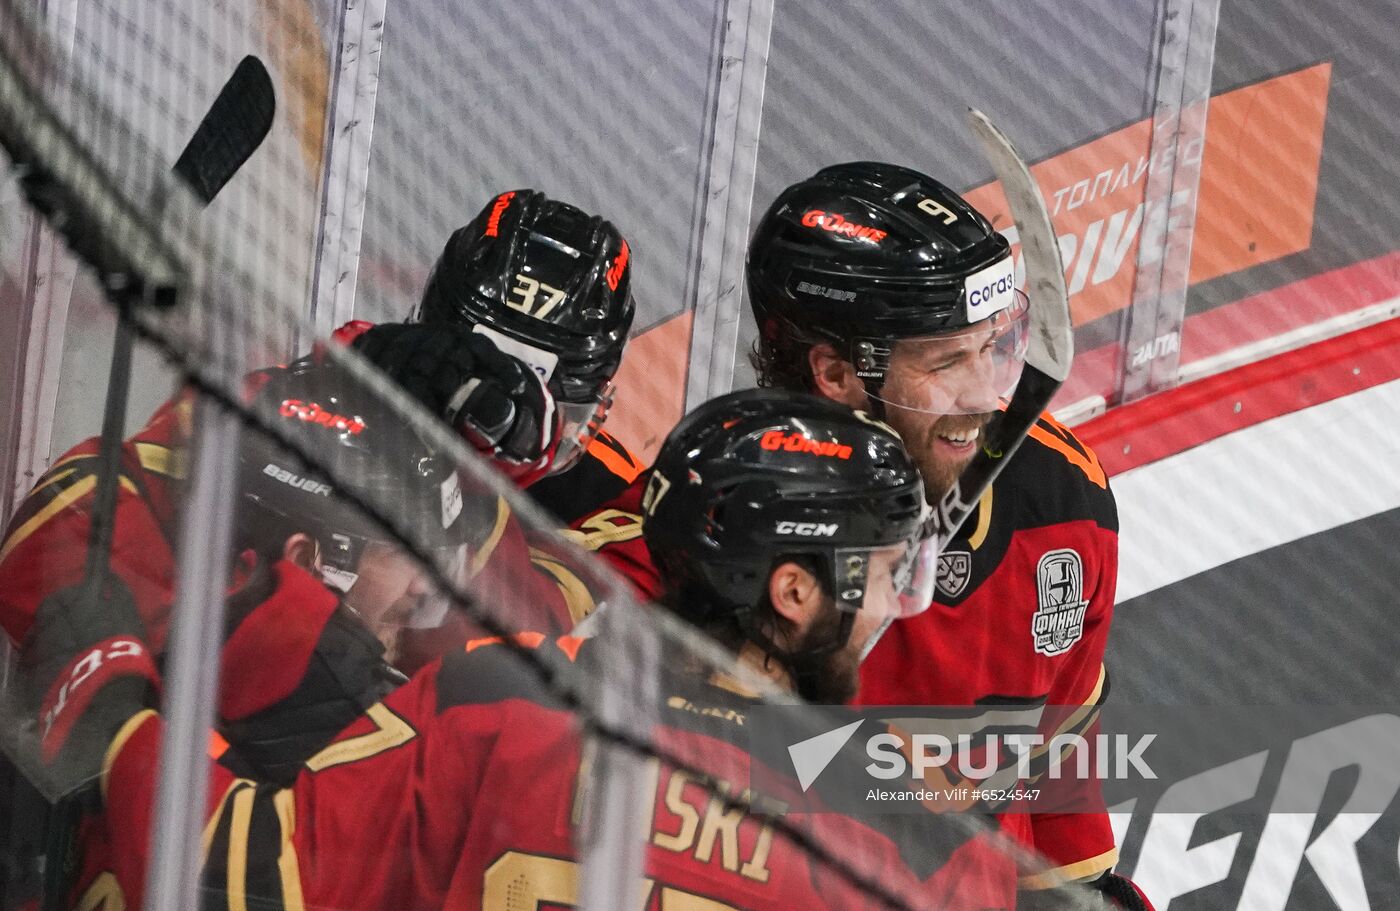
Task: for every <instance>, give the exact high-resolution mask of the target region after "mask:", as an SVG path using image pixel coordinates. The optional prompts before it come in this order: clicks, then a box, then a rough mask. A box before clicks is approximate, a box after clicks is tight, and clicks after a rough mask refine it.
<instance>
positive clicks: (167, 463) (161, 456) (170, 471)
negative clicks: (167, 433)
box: [132, 442, 186, 478]
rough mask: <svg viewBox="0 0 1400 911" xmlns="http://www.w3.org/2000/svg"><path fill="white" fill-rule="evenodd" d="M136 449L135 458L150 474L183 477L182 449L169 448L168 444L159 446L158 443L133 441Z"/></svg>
mask: <svg viewBox="0 0 1400 911" xmlns="http://www.w3.org/2000/svg"><path fill="white" fill-rule="evenodd" d="M132 446H133V447H134V448H135V449H136V458H137V460H138V461H139V462H140V463H141V467H142V468H144V469H146V470H147V471H149V472H151V473H152V474H158V475H164V476H165V477H167V478H184V477H185V473H186V472H185V453H184V451H183V450H179V449H171V448H170V447H169V446H161V445H160V444H158V443H141V442H137V443H133V444H132Z"/></svg>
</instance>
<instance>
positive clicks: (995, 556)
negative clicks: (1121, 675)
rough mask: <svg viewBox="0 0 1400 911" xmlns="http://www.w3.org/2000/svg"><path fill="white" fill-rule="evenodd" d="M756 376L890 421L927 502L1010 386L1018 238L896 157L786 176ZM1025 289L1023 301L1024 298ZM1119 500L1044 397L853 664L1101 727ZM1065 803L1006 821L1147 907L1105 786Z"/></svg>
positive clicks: (769, 233) (754, 294)
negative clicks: (1063, 809) (1012, 242)
mask: <svg viewBox="0 0 1400 911" xmlns="http://www.w3.org/2000/svg"><path fill="white" fill-rule="evenodd" d="M747 269H748V289H749V301H750V304H751V306H752V308H753V313H754V318H755V321H756V322H757V324H758V328H759V340H758V343H757V346H756V352H755V366H756V368H757V370H758V373H759V378H760V379H759V382H760V384H761V385H767V386H774V387H779V388H787V389H801V390H809V391H813V392H816V393H818V394H820V395H823V396H826V397H828V398H831V399H835V400H837V401H841V402H845V403H846V404H848V405H850V406H852V407H856V408H867V409H869V410H871V411H872V412H873V413H874V414H876V415H878V416H880V417H881V418H882V419H884V420H886V421H888V422H889V423H890V424H891V425H892V426H893V427H894V428H895V429H896V430H898V431H899V432H900V434H901V436H902V437H903V439H904V441H905V444H906V445H907V446H908V447H909V449H910V453H911V455H912V456H913V458H914V459H915V460H916V461H917V462H918V464H919V468H920V470H921V472H922V474H923V477H924V481H925V483H926V484H927V485H928V490H929V494H930V496H931V498H933V500H934V501H935V502H936V500H937V498H939V497H941V496H942V495H943V493H944V492H946V491H947V490H948V489H949V488H950V486H951V485H952V483H953V482H954V480H955V479H956V478H957V476H958V473H959V472H960V471H961V470H962V469H963V467H965V466H966V465H967V463H968V462H969V461H970V460H971V458H972V456H973V455H974V453H975V452H976V450H977V447H978V440H979V436H980V434H981V432H982V430H983V429H984V428H985V427H986V426H987V425H988V423H989V422H991V421H994V420H996V419H997V413H998V404H999V401H1000V400H1001V399H1003V397H1005V396H1006V395H1007V394H1008V393H1009V392H1010V391H1011V389H1012V388H1013V387H1014V385H1015V382H1016V378H1017V376H1018V371H1019V368H1020V365H1021V361H1022V359H1023V357H1024V351H1025V340H1024V321H1025V314H1026V306H1027V302H1026V300H1025V298H1024V296H1023V295H1022V294H1021V293H1020V292H1019V291H1016V290H1015V289H1014V287H1013V271H1014V270H1013V262H1012V258H1011V253H1010V249H1009V246H1008V244H1007V242H1006V240H1005V239H1004V238H1002V237H1001V236H1000V235H999V234H997V233H996V232H995V231H994V230H993V229H992V227H991V225H990V224H988V223H987V221H986V220H985V219H984V218H983V217H982V216H981V215H980V214H979V213H978V212H976V210H974V209H973V208H972V207H971V206H969V205H968V204H967V203H966V202H965V201H964V200H963V199H962V198H961V197H959V196H958V195H957V194H956V193H953V192H952V191H951V190H949V189H948V188H947V187H945V186H943V185H942V184H940V183H938V182H937V181H935V180H933V179H932V178H930V177H928V176H927V175H924V174H921V173H919V172H917V171H913V170H910V169H908V168H903V167H898V166H895V165H890V164H882V163H873V162H863V163H853V164H845V165H837V166H834V167H829V168H825V169H823V170H822V171H819V172H818V173H817V174H816V175H814V176H813V177H811V178H809V179H807V180H804V181H801V182H799V183H797V184H794V185H793V186H791V187H789V188H787V189H786V190H784V191H783V192H782V193H781V194H780V195H779V196H778V198H777V199H776V200H775V201H774V202H773V204H772V205H771V206H769V208H768V210H767V212H766V213H765V214H764V216H763V218H762V219H761V221H760V222H759V225H758V228H757V230H756V231H755V233H754V237H753V240H752V242H751V244H750V247H749V256H748V266H747ZM1034 303H1035V302H1034V301H1031V302H1030V305H1031V306H1034ZM1117 568H1118V518H1117V511H1116V508H1115V505H1114V500H1113V495H1112V492H1111V491H1110V490H1109V488H1108V479H1107V477H1106V476H1105V474H1104V471H1103V468H1102V467H1101V466H1100V465H1099V462H1098V460H1097V459H1096V458H1095V456H1094V454H1093V452H1092V451H1090V450H1089V449H1088V448H1087V447H1086V446H1084V444H1082V443H1081V442H1079V440H1077V439H1076V438H1075V437H1074V435H1073V434H1072V433H1071V432H1070V431H1069V430H1068V429H1066V428H1065V427H1063V426H1062V425H1060V424H1058V423H1056V422H1055V420H1054V419H1053V418H1051V417H1050V416H1049V415H1045V416H1043V417H1042V419H1041V420H1040V421H1039V422H1038V423H1037V424H1036V425H1035V426H1033V427H1032V428H1031V430H1030V434H1029V437H1028V439H1027V440H1026V443H1025V445H1023V446H1022V447H1021V448H1020V449H1019V450H1018V451H1017V453H1016V454H1015V456H1014V458H1012V459H1011V460H1010V462H1009V464H1008V465H1007V466H1006V468H1005V469H1004V471H1003V472H1002V473H1001V475H1000V476H999V477H998V478H997V480H996V481H995V483H994V484H993V485H992V487H991V488H989V489H988V490H987V491H986V493H985V494H984V495H983V496H982V499H981V501H980V502H979V504H978V506H977V509H976V511H975V512H974V513H973V514H972V515H971V516H970V517H969V518H968V520H967V521H966V523H965V524H964V525H963V527H962V530H961V531H960V532H959V534H958V535H957V537H956V538H955V539H954V540H953V542H952V543H951V544H950V545H949V547H948V549H947V551H946V552H945V553H944V554H942V555H941V556H940V563H939V578H938V590H937V593H936V595H935V599H934V602H933V605H932V608H931V609H930V610H929V611H928V612H927V613H925V614H923V615H921V616H920V617H918V618H917V619H916V620H913V621H911V622H909V623H905V624H900V625H899V626H897V627H896V628H895V629H894V630H893V631H892V632H891V634H890V635H889V636H886V637H885V638H884V639H883V640H882V641H881V643H880V645H879V647H877V648H876V649H875V651H874V652H873V653H872V654H871V657H870V660H869V661H868V662H867V663H866V664H865V666H864V668H863V670H862V675H861V692H860V700H861V702H863V703H865V704H871V705H879V704H904V705H908V704H919V705H930V706H971V705H978V704H998V703H1000V704H1003V705H1005V704H1020V705H1027V706H1031V707H1033V708H1036V709H1039V707H1041V706H1048V707H1058V708H1047V709H1045V711H1044V717H1042V719H1041V722H1040V723H1041V728H1042V731H1043V732H1044V733H1045V734H1047V735H1053V734H1054V733H1060V732H1065V733H1069V732H1074V733H1085V732H1089V731H1092V730H1093V727H1092V726H1093V725H1094V723H1095V720H1096V717H1097V709H1098V706H1099V705H1100V704H1101V703H1102V701H1103V700H1104V698H1105V697H1106V695H1107V692H1108V681H1107V674H1106V671H1105V670H1104V668H1103V654H1104V646H1105V643H1106V641H1107V637H1108V630H1109V624H1110V620H1111V618H1112V613H1113V601H1114V588H1115V582H1116V577H1117ZM1075 800H1077V801H1079V803H1077V805H1076V806H1075V807H1074V809H1075V812H1071V813H1045V812H1040V813H1032V814H1029V815H1024V816H1023V815H1016V814H1008V815H1007V816H1006V817H1005V818H1004V824H1005V825H1006V827H1007V828H1008V829H1010V830H1011V831H1013V832H1015V833H1016V834H1017V835H1018V837H1020V838H1022V839H1023V840H1025V841H1026V842H1027V843H1028V844H1030V845H1032V846H1033V847H1034V848H1035V850H1036V851H1037V852H1038V853H1039V854H1041V855H1043V856H1044V857H1046V858H1047V859H1048V861H1049V862H1050V864H1051V866H1052V869H1050V870H1047V871H1037V872H1036V873H1035V874H1033V875H1030V876H1027V877H1026V878H1024V879H1023V881H1022V883H1021V886H1022V889H1023V890H1026V891H1024V892H1023V896H1022V904H1023V905H1025V906H1027V907H1029V906H1031V905H1032V903H1033V902H1034V895H1033V894H1032V893H1033V892H1034V891H1035V890H1038V889H1045V888H1048V887H1050V886H1052V885H1054V884H1055V883H1057V882H1060V881H1065V880H1078V881H1084V882H1092V883H1095V884H1097V885H1098V886H1099V887H1100V888H1101V889H1103V890H1104V891H1105V892H1106V893H1107V894H1109V895H1111V896H1113V897H1116V898H1117V899H1118V900H1119V901H1121V902H1123V903H1124V904H1125V905H1126V906H1127V907H1141V905H1140V904H1135V902H1140V901H1141V899H1140V896H1139V895H1138V893H1137V892H1136V889H1135V887H1132V886H1131V884H1130V883H1128V882H1127V881H1125V880H1122V878H1121V877H1116V876H1114V875H1113V874H1111V872H1110V870H1111V868H1112V866H1113V864H1114V862H1115V859H1116V857H1117V850H1116V848H1115V846H1114V841H1113V833H1112V830H1111V828H1110V826H1109V822H1108V816H1107V814H1106V813H1105V812H1104V811H1103V806H1102V803H1101V801H1098V802H1096V801H1097V793H1096V792H1095V793H1093V794H1091V795H1089V796H1088V797H1087V798H1086V797H1084V795H1075Z"/></svg>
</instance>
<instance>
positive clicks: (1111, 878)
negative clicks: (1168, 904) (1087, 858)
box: [1089, 870, 1156, 911]
mask: <svg viewBox="0 0 1400 911" xmlns="http://www.w3.org/2000/svg"><path fill="white" fill-rule="evenodd" d="M1089 885H1090V886H1092V887H1093V888H1095V889H1097V890H1099V892H1100V893H1101V894H1102V895H1103V897H1104V899H1105V900H1106V901H1105V904H1107V905H1108V907H1109V908H1113V909H1122V911H1156V909H1155V908H1153V907H1152V902H1151V901H1149V900H1148V898H1147V896H1146V895H1144V894H1143V893H1142V890H1141V889H1139V888H1138V885H1137V883H1135V882H1133V881H1132V880H1131V879H1128V878H1127V877H1126V876H1119V875H1118V874H1117V873H1114V872H1113V871H1112V870H1110V871H1109V872H1107V873H1105V874H1104V875H1103V876H1100V877H1099V878H1098V879H1096V880H1094V881H1093V882H1091V883H1089Z"/></svg>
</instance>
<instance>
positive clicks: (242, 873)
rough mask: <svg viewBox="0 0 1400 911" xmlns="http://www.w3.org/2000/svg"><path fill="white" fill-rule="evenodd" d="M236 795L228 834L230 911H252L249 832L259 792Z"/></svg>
mask: <svg viewBox="0 0 1400 911" xmlns="http://www.w3.org/2000/svg"><path fill="white" fill-rule="evenodd" d="M244 785H245V786H244V787H242V788H239V789H238V792H237V793H236V794H234V795H233V807H232V810H231V814H232V815H231V818H230V822H229V833H228V873H227V875H226V878H225V883H224V885H225V886H226V888H227V895H228V908H229V911H248V891H247V881H248V831H249V829H251V828H252V825H253V798H255V797H256V796H257V793H258V792H257V790H256V789H255V788H253V787H249V786H247V783H246V782H245V783H244Z"/></svg>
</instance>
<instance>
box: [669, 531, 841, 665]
mask: <svg viewBox="0 0 1400 911" xmlns="http://www.w3.org/2000/svg"><path fill="white" fill-rule="evenodd" d="M784 563H796V564H797V565H798V566H800V567H802V568H803V569H805V570H806V571H807V572H809V573H811V574H812V577H813V578H815V579H816V580H817V585H818V586H820V587H821V591H822V594H824V595H826V596H827V597H830V598H834V597H835V594H834V593H833V592H832V591H830V590H829V587H828V585H827V583H826V578H827V575H828V573H827V572H826V571H825V568H824V567H823V565H822V558H821V557H818V556H817V555H815V554H780V555H779V556H777V557H774V558H773V563H772V565H770V566H769V567H768V578H770V579H771V578H772V577H773V571H774V570H776V569H777V568H778V567H779V566H782V565H783V564H784ZM704 597H707V596H706V595H704V594H701V593H700V592H698V591H696V590H694V589H690V588H687V587H683V588H681V589H680V590H678V591H675V592H668V593H667V594H666V595H665V596H663V598H662V599H661V600H662V603H663V604H665V605H666V606H667V607H675V606H676V603H677V602H679V601H682V600H686V599H690V598H704ZM779 619H780V618H779V617H778V616H777V613H776V612H775V611H774V610H773V602H772V601H771V600H770V599H769V597H768V589H767V586H766V585H765V586H764V589H763V593H762V594H761V595H760V596H759V599H758V603H757V604H755V605H754V606H753V608H752V610H750V611H748V612H747V613H737V612H725V613H723V614H721V615H720V616H717V617H715V618H714V619H712V620H710V621H709V622H708V623H704V624H702V625H701V626H700V629H702V630H703V631H704V632H705V633H706V634H707V635H709V636H710V638H712V639H714V640H715V641H716V642H718V643H719V644H720V645H723V646H724V647H725V648H727V649H729V650H730V651H732V652H737V651H738V650H739V649H740V648H741V647H742V646H743V645H744V643H746V642H751V641H753V636H752V635H750V631H751V630H762V629H763V628H764V627H776V626H779V625H780V624H779V623H778V621H779Z"/></svg>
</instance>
